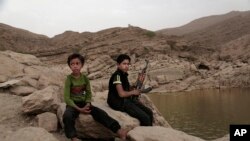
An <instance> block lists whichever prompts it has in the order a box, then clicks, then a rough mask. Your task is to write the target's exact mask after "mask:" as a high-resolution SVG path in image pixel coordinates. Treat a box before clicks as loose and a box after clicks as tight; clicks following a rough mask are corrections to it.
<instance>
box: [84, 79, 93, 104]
mask: <svg viewBox="0 0 250 141" xmlns="http://www.w3.org/2000/svg"><path fill="white" fill-rule="evenodd" d="M84 79H85V81H86V99H85V102H86V103H91V99H92V92H91V86H90V82H89V79H88V78H87V76H85V75H84Z"/></svg>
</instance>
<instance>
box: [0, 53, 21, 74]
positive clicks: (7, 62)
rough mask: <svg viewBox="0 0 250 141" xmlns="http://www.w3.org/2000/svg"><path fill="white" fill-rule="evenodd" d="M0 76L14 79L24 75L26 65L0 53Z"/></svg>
mask: <svg viewBox="0 0 250 141" xmlns="http://www.w3.org/2000/svg"><path fill="white" fill-rule="evenodd" d="M0 64H1V68H4V69H0V75H4V76H7V77H12V78H13V77H14V76H15V75H19V74H23V68H24V65H23V64H20V63H18V62H16V61H15V60H13V59H11V58H10V57H9V56H8V55H6V54H4V53H3V52H0Z"/></svg>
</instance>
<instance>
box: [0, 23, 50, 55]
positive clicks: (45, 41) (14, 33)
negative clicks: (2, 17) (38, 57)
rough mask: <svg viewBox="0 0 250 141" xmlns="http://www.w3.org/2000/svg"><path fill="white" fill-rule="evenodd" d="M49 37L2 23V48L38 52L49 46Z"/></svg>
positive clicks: (0, 42) (0, 32) (0, 35)
mask: <svg viewBox="0 0 250 141" xmlns="http://www.w3.org/2000/svg"><path fill="white" fill-rule="evenodd" d="M49 45H50V44H49V38H48V37H47V36H44V35H39V34H34V33H31V32H29V31H27V30H23V29H19V28H15V27H11V26H9V25H5V24H2V23H0V50H14V51H17V52H24V53H26V52H29V53H31V52H37V51H39V50H41V49H45V48H48V46H49Z"/></svg>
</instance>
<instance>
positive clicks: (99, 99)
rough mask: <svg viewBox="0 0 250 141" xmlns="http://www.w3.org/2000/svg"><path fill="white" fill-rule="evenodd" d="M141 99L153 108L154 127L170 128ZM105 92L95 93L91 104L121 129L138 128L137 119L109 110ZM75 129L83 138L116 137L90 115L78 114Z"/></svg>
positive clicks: (63, 108)
mask: <svg viewBox="0 0 250 141" xmlns="http://www.w3.org/2000/svg"><path fill="white" fill-rule="evenodd" d="M142 97H144V98H143V99H142V102H144V104H145V105H146V106H148V107H149V108H153V109H152V111H153V113H154V123H153V124H154V125H156V126H164V127H170V125H169V124H168V123H167V121H165V119H164V118H163V117H162V116H161V115H160V113H159V111H158V110H157V109H156V107H155V106H154V105H153V104H152V102H151V101H150V99H149V98H148V97H147V96H146V95H145V96H142ZM106 99H107V91H104V92H97V93H96V94H95V97H94V101H93V102H92V104H93V105H94V106H96V107H99V108H100V109H103V110H104V111H105V112H107V113H108V115H110V116H111V117H112V118H114V119H115V120H117V121H118V122H119V124H120V125H121V127H122V128H124V129H127V130H132V129H133V128H135V127H137V126H140V123H139V121H138V120H137V119H135V118H133V117H131V116H129V115H128V114H127V113H124V112H120V111H115V110H113V109H111V108H110V107H109V106H108V104H107V102H106ZM65 107H66V105H65V103H62V104H61V105H60V108H58V111H57V116H58V117H59V121H60V123H61V125H62V126H63V122H62V115H63V113H64V111H65ZM75 126H76V129H77V132H78V134H79V136H81V137H85V138H101V139H109V138H114V137H115V136H116V135H115V134H114V133H112V131H111V130H109V129H107V128H106V127H104V126H103V125H101V124H100V123H98V122H96V121H95V120H94V119H93V118H92V116H91V115H85V114H80V115H79V118H77V119H76V125H75Z"/></svg>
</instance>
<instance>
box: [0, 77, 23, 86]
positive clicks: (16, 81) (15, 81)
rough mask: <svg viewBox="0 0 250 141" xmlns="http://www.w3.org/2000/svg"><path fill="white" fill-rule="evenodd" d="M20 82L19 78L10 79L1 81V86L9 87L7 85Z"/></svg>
mask: <svg viewBox="0 0 250 141" xmlns="http://www.w3.org/2000/svg"><path fill="white" fill-rule="evenodd" d="M18 82H20V80H17V79H13V80H9V81H6V82H4V83H0V88H7V87H10V86H13V85H15V84H17V83H18Z"/></svg>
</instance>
